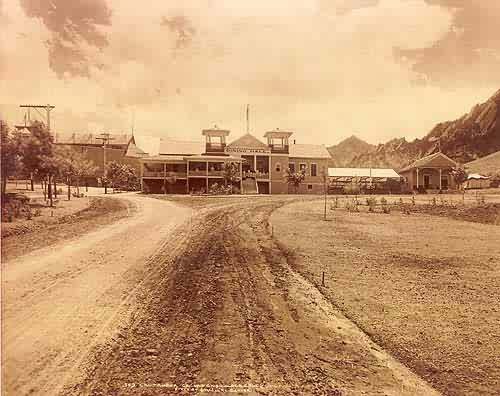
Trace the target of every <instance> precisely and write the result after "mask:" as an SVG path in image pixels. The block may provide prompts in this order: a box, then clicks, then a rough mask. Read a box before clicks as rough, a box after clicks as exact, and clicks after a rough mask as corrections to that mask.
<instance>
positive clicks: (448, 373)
mask: <svg viewBox="0 0 500 396" xmlns="http://www.w3.org/2000/svg"><path fill="white" fill-rule="evenodd" d="M428 198H429V197H418V199H419V200H420V201H421V203H425V200H427V199H428ZM406 199H408V198H406ZM469 209H471V207H469ZM467 210H468V209H467V208H465V209H464V211H467ZM471 210H474V208H472V209H471ZM328 212H329V213H328V216H329V220H330V221H326V222H325V221H322V217H323V204H322V203H321V202H318V201H316V202H314V203H297V204H291V205H287V206H284V207H283V208H280V209H279V210H277V211H276V212H274V214H273V215H272V216H271V220H270V221H271V224H272V225H273V229H274V234H275V236H276V237H277V238H278V240H279V241H280V242H281V243H282V244H283V245H284V246H286V247H287V248H289V249H290V251H291V255H290V256H291V257H292V259H290V260H289V262H290V263H291V267H292V268H293V269H294V270H295V271H297V272H298V273H300V274H302V275H303V276H304V277H305V278H306V279H308V280H309V281H310V282H312V283H313V284H315V285H317V286H318V287H319V289H320V290H321V292H322V294H323V296H324V297H325V298H326V299H327V300H328V301H330V302H331V303H332V304H333V305H334V306H335V307H336V308H338V309H340V310H341V311H342V312H343V313H344V314H345V315H346V316H347V317H348V318H350V319H351V320H352V321H353V322H354V323H356V324H357V325H358V326H359V327H360V328H361V329H363V331H364V332H365V333H366V334H368V335H369V336H370V337H371V338H372V339H373V340H374V341H375V342H376V343H377V344H379V345H380V346H382V347H383V348H385V349H386V350H388V351H389V352H390V353H391V354H392V355H393V356H395V357H396V358H397V359H399V360H400V361H401V362H403V363H405V364H406V365H408V366H409V367H410V368H411V369H412V370H414V371H415V372H416V373H417V374H419V375H420V376H421V377H423V378H424V379H426V380H427V381H428V382H429V383H431V384H432V385H433V386H434V387H435V388H437V389H439V390H440V391H441V392H442V393H444V394H448V395H497V394H498V391H499V389H500V380H499V378H500V358H499V356H500V355H499V354H498V345H499V344H500V331H499V329H500V299H499V295H498V290H499V289H500V227H499V226H498V225H490V224H479V223H473V222H469V221H460V220H455V219H451V218H448V217H442V216H432V215H429V214H423V213H412V214H411V215H405V214H402V213H400V212H396V211H393V212H391V214H382V213H367V212H366V211H363V212H361V213H350V212H347V211H346V210H345V209H337V210H334V211H330V210H329V211H328ZM448 214H449V213H448ZM446 215H447V214H446V213H444V214H443V216H446ZM467 220H470V219H468V218H467ZM322 272H325V273H326V287H325V288H322V287H320V286H319V285H320V284H321V276H322Z"/></svg>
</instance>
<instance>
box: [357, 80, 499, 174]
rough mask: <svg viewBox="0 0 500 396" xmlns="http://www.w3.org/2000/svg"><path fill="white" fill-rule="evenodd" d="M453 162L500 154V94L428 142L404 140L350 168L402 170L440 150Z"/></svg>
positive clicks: (362, 157)
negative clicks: (368, 167) (369, 167)
mask: <svg viewBox="0 0 500 396" xmlns="http://www.w3.org/2000/svg"><path fill="white" fill-rule="evenodd" d="M439 146H441V151H442V152H443V153H445V154H446V155H448V156H449V157H450V158H453V159H454V160H456V161H458V162H460V163H462V164H463V163H467V162H470V161H473V160H475V159H477V158H481V157H484V156H486V155H488V154H491V153H494V152H496V151H499V150H500V90H498V91H497V92H496V93H495V94H494V95H493V96H492V97H491V98H490V99H488V100H487V101H486V102H484V103H482V104H478V105H476V106H474V107H473V108H472V109H471V111H470V112H469V113H467V114H465V115H463V116H462V117H460V118H459V119H458V120H455V121H447V122H442V123H439V124H437V125H436V126H435V127H434V128H433V129H432V130H431V131H430V132H429V133H428V134H427V135H426V136H425V137H424V138H422V139H415V140H414V141H412V142H407V141H406V140H405V139H404V138H401V139H393V140H390V141H389V142H387V143H384V144H379V145H378V146H377V147H376V148H375V149H374V150H372V151H369V152H365V153H361V154H359V155H356V156H355V157H354V158H353V159H352V160H351V161H350V162H349V164H348V165H349V166H353V167H367V166H371V167H390V168H394V169H400V168H402V167H404V166H405V165H408V164H409V163H410V162H412V161H414V160H416V159H417V158H420V157H422V156H424V155H428V154H432V153H434V152H436V151H438V150H439Z"/></svg>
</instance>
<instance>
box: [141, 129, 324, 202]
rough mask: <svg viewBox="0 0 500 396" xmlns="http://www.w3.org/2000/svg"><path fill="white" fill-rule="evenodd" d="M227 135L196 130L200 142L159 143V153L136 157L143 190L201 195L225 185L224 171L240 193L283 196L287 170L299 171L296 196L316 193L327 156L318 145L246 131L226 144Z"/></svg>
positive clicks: (321, 183)
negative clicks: (201, 138) (229, 170)
mask: <svg viewBox="0 0 500 396" xmlns="http://www.w3.org/2000/svg"><path fill="white" fill-rule="evenodd" d="M229 134H230V132H229V131H228V130H223V129H218V128H214V129H206V130H203V131H202V135H203V136H205V143H201V142H186V141H177V140H162V141H161V143H160V148H159V150H158V151H159V153H158V155H154V156H144V157H142V158H140V163H141V172H140V174H141V185H142V190H143V191H144V192H151V193H176V194H183V193H192V192H207V191H209V189H210V187H211V186H212V185H213V184H215V183H217V184H219V185H221V184H225V183H226V181H225V178H224V169H225V167H226V164H232V166H233V167H234V168H235V169H237V173H238V175H237V177H236V181H235V182H234V183H235V187H236V188H237V189H238V190H239V191H241V193H243V194H252V193H259V194H286V193H288V192H289V186H288V184H287V182H286V179H285V174H286V170H287V169H291V170H292V171H295V172H297V171H300V170H301V171H303V172H304V173H305V179H304V181H303V182H302V183H301V185H300V186H299V189H298V192H299V193H303V194H306V193H313V194H314V193H322V192H323V191H324V180H325V174H326V172H327V171H328V170H327V167H328V159H329V158H330V154H329V153H328V150H327V149H326V147H325V146H324V145H314V144H295V140H293V141H290V138H291V136H292V134H293V133H292V132H285V131H280V130H276V131H271V132H267V133H265V134H264V138H265V139H266V142H263V141H261V140H259V139H257V138H256V137H255V136H254V135H252V134H250V133H247V134H245V135H243V136H241V137H240V138H238V139H236V140H234V141H232V142H230V143H227V142H226V140H227V138H228V136H229Z"/></svg>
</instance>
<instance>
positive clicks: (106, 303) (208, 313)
mask: <svg viewBox="0 0 500 396" xmlns="http://www.w3.org/2000/svg"><path fill="white" fill-rule="evenodd" d="M120 199H127V200H131V201H133V203H134V205H135V206H136V207H137V211H135V212H134V213H133V214H132V215H131V216H130V217H128V218H126V219H123V220H120V221H118V222H116V223H114V224H112V225H109V226H106V227H103V228H101V229H99V230H98V231H95V232H92V233H89V234H86V235H84V236H82V237H81V238H79V239H75V240H73V241H71V243H68V242H66V243H61V244H58V245H55V246H53V247H49V248H46V249H42V250H38V251H35V252H33V253H30V254H28V255H25V256H22V257H19V258H18V259H15V260H13V261H11V262H9V263H7V264H8V265H6V266H4V269H3V280H2V282H3V285H2V286H3V288H4V296H3V301H4V317H3V330H4V338H3V344H2V346H3V351H4V353H3V359H4V360H3V364H4V367H5V370H4V378H3V380H4V381H3V382H4V391H5V393H6V394H8V395H24V394H37V395H47V394H49V395H50V394H55V395H57V394H63V395H75V394H78V395H80V394H82V395H169V394H199V393H205V394H214V393H218V394H269V395H274V394H276V395H290V394H296V395H302V394H313V395H363V394H364V395H437V394H440V391H443V390H444V391H445V392H444V393H447V392H446V389H445V388H443V387H442V386H440V385H441V383H439V382H435V385H438V387H439V389H440V391H439V390H437V388H438V387H435V386H433V385H431V384H430V383H431V382H433V383H434V381H433V379H432V377H429V376H426V375H425V372H423V373H422V371H421V370H419V367H418V366H415V365H412V364H411V363H412V362H411V361H409V360H405V359H404V358H405V355H404V354H398V353H397V352H398V350H397V348H394V345H397V346H398V347H400V344H391V342H387V340H386V339H385V338H383V337H377V333H376V332H374V331H372V329H371V328H367V327H366V326H364V322H362V321H360V320H359V318H358V317H357V316H355V315H351V314H350V311H348V310H346V309H345V306H344V305H341V304H339V303H338V302H339V300H338V296H336V295H334V294H329V293H328V292H325V288H323V287H322V286H321V285H320V284H318V282H317V281H318V279H319V278H318V277H317V274H318V270H317V268H316V267H315V265H316V261H315V259H313V257H312V253H310V255H311V259H310V260H309V261H307V262H306V264H307V266H310V267H311V268H310V272H311V273H309V272H308V271H306V270H304V267H302V266H301V264H300V261H299V260H298V259H300V257H301V256H300V254H301V252H302V251H301V250H297V249H296V248H298V247H300V248H302V247H304V248H305V249H306V250H307V251H308V252H313V251H315V250H317V249H316V248H317V245H316V243H319V242H317V241H319V240H320V238H319V237H318V236H317V235H316V234H312V236H311V234H310V233H309V231H306V229H305V228H300V227H301V223H300V221H302V220H303V217H302V216H301V215H300V211H301V210H302V211H308V210H311V208H313V209H312V210H313V211H317V210H319V209H318V208H320V207H321V205H320V202H319V201H317V200H316V201H314V200H311V198H310V197H309V198H305V197H302V198H300V197H237V198H236V197H235V198H221V199H214V198H202V197H200V198H198V199H193V198H190V197H185V198H172V199H171V198H168V199H167V200H160V199H153V198H149V197H144V196H140V195H130V196H122V197H120ZM297 201H298V202H297ZM293 202H296V203H293ZM289 203H291V205H286V204H289ZM297 208H302V209H300V210H298V209H297ZM288 210H291V211H292V212H287V211H288ZM273 212H274V215H272V214H273ZM271 215H272V216H271ZM270 216H271V217H270ZM280 216H285V218H286V219H287V220H286V221H281V222H280ZM378 216H381V215H378ZM391 216H392V215H391ZM395 216H397V215H395ZM306 217H307V216H306ZM415 217H417V216H415ZM427 217H431V216H427ZM307 218H309V217H307ZM270 221H271V225H270ZM436 221H449V220H446V219H445V220H443V219H439V220H436ZM316 222H317V223H318V224H322V226H324V225H325V224H326V223H324V222H320V221H317V219H316ZM280 224H281V225H280ZM329 224H331V223H329ZM319 226H320V225H318V227H319ZM475 226H476V227H480V226H481V225H475ZM280 227H282V229H280ZM490 227H494V226H490ZM300 230H302V231H300ZM298 231H300V232H302V236H303V237H305V236H308V238H309V240H308V241H307V243H306V244H304V243H303V240H302V239H300V238H295V239H293V238H292V239H289V238H288V237H289V236H290V235H291V234H293V233H294V232H298ZM278 235H279V236H280V237H283V238H284V239H281V238H278ZM329 237H330V236H329ZM287 238H288V239H287ZM294 241H299V242H300V241H302V242H300V243H299V244H298V245H297V244H293V243H292V242H294ZM286 243H289V246H285V244H286ZM334 246H335V245H334ZM346 246H348V245H346ZM371 247H372V245H371V244H370V243H368V245H367V248H371ZM308 249H309V250H308ZM295 250H297V251H296V252H295ZM323 252H327V253H325V255H327V256H328V255H329V257H334V256H333V253H332V251H330V250H328V249H326V250H323ZM495 254H496V253H495ZM311 274H313V276H310V275H311ZM349 281H350V282H352V283H351V284H348V281H347V280H346V283H345V284H343V287H346V288H347V289H352V290H359V291H360V293H362V291H363V290H364V287H363V284H360V283H359V282H355V280H352V279H350V280H349ZM329 282H330V281H329ZM327 289H328V290H332V287H331V283H329V285H328V288H327ZM380 290H382V288H381V289H380ZM380 293H382V291H380ZM358 305H359V306H362V307H363V310H365V309H366V310H371V309H373V307H372V306H371V305H370V304H368V303H366V304H365V301H364V300H362V299H359V304H358ZM396 308H397V306H396V305H395V306H393V307H391V306H390V305H387V309H394V310H395V309H396ZM418 312H420V311H418ZM373 320H374V325H376V326H379V324H380V320H378V319H377V318H376V317H373ZM385 325H386V324H384V323H382V324H381V325H380V326H381V327H376V328H377V329H379V330H380V331H381V332H382V331H384V327H383V326H385ZM387 331H388V333H389V334H392V333H391V331H393V329H392V328H391V327H390V326H387ZM400 332H401V333H402V334H406V333H405V328H404V327H401V331H400ZM411 345H413V344H411ZM423 351H424V352H425V348H423ZM421 356H422V359H428V360H429V361H432V360H431V357H426V356H425V355H421ZM402 362H403V363H404V364H403V363H402ZM432 362H433V361H432ZM423 377H425V379H423Z"/></svg>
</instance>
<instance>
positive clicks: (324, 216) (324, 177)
mask: <svg viewBox="0 0 500 396" xmlns="http://www.w3.org/2000/svg"><path fill="white" fill-rule="evenodd" d="M327 172H328V170H325V169H324V168H323V189H324V194H325V208H324V212H323V220H325V221H326V201H327V195H328V183H327V181H328V174H327ZM323 276H324V275H323Z"/></svg>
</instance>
